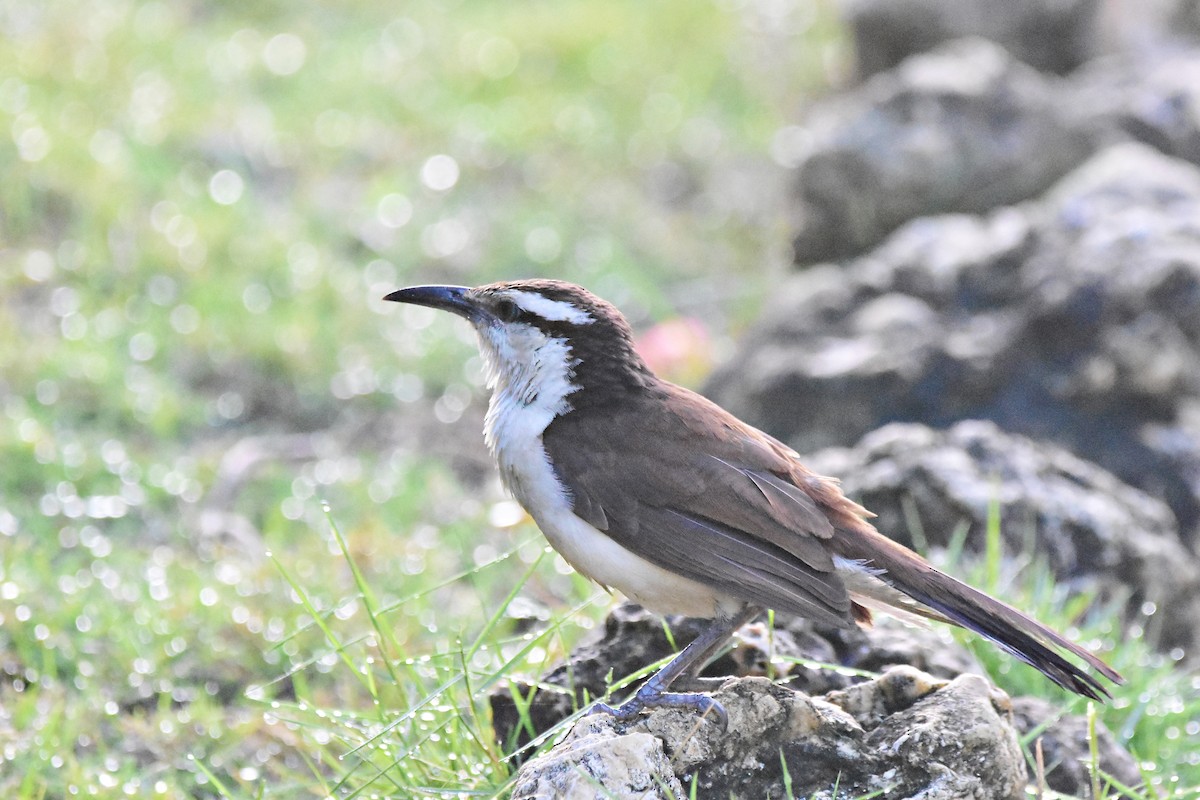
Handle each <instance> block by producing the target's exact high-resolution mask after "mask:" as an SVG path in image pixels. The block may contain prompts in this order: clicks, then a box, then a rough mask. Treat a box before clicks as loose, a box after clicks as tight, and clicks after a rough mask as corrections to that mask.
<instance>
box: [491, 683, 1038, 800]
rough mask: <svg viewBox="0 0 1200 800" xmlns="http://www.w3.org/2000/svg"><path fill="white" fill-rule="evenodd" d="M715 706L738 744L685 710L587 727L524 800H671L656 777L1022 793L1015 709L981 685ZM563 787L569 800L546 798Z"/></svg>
mask: <svg viewBox="0 0 1200 800" xmlns="http://www.w3.org/2000/svg"><path fill="white" fill-rule="evenodd" d="M716 697H717V699H718V700H719V701H720V702H721V703H722V704H723V705H724V707H725V709H726V710H727V711H728V713H729V720H730V725H729V730H728V731H727V732H721V731H719V730H718V729H717V728H716V726H713V725H709V724H705V723H698V722H697V718H696V716H695V714H693V713H690V712H687V711H679V710H674V709H657V710H655V711H652V712H651V713H649V714H647V715H645V716H643V717H642V718H640V719H637V720H634V721H632V722H629V723H623V722H618V721H616V720H613V719H611V718H608V717H600V716H593V717H585V718H584V719H582V720H580V721H579V722H578V723H576V725H575V726H574V728H573V729H572V730H571V731H570V732H569V733H568V734H567V736H566V737H565V739H564V741H563V742H562V743H560V744H559V745H557V746H556V747H554V748H552V749H551V750H550V751H549V753H547V754H546V755H543V756H539V757H538V758H535V759H532V760H530V761H529V762H528V763H526V764H525V765H524V766H522V768H521V770H520V772H519V773H518V775H517V781H516V786H517V790H516V792H515V793H514V796H515V797H521V798H525V797H550V796H561V797H579V798H585V797H586V798H592V797H618V798H627V797H628V798H633V797H643V796H645V797H660V796H663V795H662V794H661V793H657V792H659V791H660V790H658V789H657V788H654V787H647V781H648V780H654V778H656V777H657V778H658V780H659V782H660V783H661V785H663V786H668V785H669V786H672V787H673V786H676V785H682V786H688V787H691V786H692V785H693V783H694V785H695V787H696V789H697V793H698V795H699V796H702V797H766V798H782V797H785V796H793V797H815V798H833V797H835V796H836V797H854V796H858V795H860V794H865V793H868V792H873V791H879V790H884V789H886V790H887V794H888V796H889V797H896V798H918V797H919V798H924V799H929V798H946V799H947V800H949V798H980V800H983V798H1016V797H1020V796H1021V795H1022V791H1023V787H1024V785H1025V761H1024V758H1023V756H1022V754H1021V749H1020V746H1019V744H1018V743H1017V738H1016V731H1015V730H1014V728H1013V726H1012V722H1011V713H1010V705H1009V703H1008V698H1007V696H1005V695H1003V694H1002V693H1000V692H997V691H996V690H995V689H993V688H992V687H991V686H990V685H989V684H988V683H987V682H986V681H984V680H983V679H982V678H979V677H977V676H963V677H960V678H957V679H955V680H954V681H951V682H946V681H942V680H938V679H935V678H933V677H931V676H929V675H925V674H923V673H921V672H919V671H917V670H914V669H911V668H899V669H896V670H892V671H890V672H888V673H886V674H884V675H882V676H880V677H879V678H877V679H875V680H873V681H870V682H867V683H864V684H860V685H859V686H856V687H854V689H853V690H852V691H850V692H837V693H833V694H830V695H828V696H826V697H824V698H819V697H811V696H809V695H807V694H804V693H801V692H794V691H791V690H789V689H785V688H783V687H780V686H776V685H774V684H772V683H770V682H769V681H767V680H765V679H762V678H745V679H741V680H736V681H729V682H727V683H726V684H725V685H724V686H723V687H722V688H721V690H720V691H719V692H717V694H716ZM648 740H649V741H648ZM654 742H659V743H661V749H658V748H656V747H655V746H654ZM663 753H665V755H666V759H663V758H662V754H663ZM664 763H666V764H669V766H670V768H671V769H673V770H674V774H666V773H664V771H663V770H664ZM600 776H616V779H615V780H614V781H613V784H612V785H609V784H608V783H601V781H600V780H598V779H597V778H599V777H600ZM629 776H633V777H632V778H630V777H629ZM671 778H675V779H677V780H678V782H679V783H678V784H673V783H671V782H670V780H671ZM589 779H591V780H589ZM597 784H600V785H597ZM789 784H790V786H789ZM630 786H634V787H636V788H634V789H630V788H628V787H630ZM526 787H532V788H530V789H526ZM551 788H552V789H553V790H555V791H559V792H561V793H560V794H553V793H551V794H545V793H544V792H546V791H547V790H548V789H551ZM538 791H541V792H543V793H542V794H539V793H537V792H538ZM789 791H790V792H791V794H790V795H788V794H787V792H789ZM606 792H607V793H606ZM638 792H643V793H645V792H649V793H648V794H639V793H638ZM678 796H681V797H682V796H686V795H684V794H682V793H680V794H679V795H678Z"/></svg>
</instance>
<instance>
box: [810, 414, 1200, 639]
mask: <svg viewBox="0 0 1200 800" xmlns="http://www.w3.org/2000/svg"><path fill="white" fill-rule="evenodd" d="M808 463H809V464H810V466H812V467H813V468H814V469H816V470H817V471H818V472H824V473H827V474H831V475H838V476H842V477H843V486H844V488H845V490H846V491H847V492H848V493H849V494H850V495H851V496H853V497H855V498H856V499H858V500H859V501H861V502H862V503H863V504H864V505H866V506H867V508H870V509H871V510H872V511H874V512H875V513H876V514H878V515H879V517H878V518H877V519H876V520H874V522H875V524H876V525H877V526H878V527H879V528H880V530H883V531H886V532H887V533H888V535H889V536H891V537H892V538H894V539H897V540H899V541H905V542H906V543H909V544H912V541H911V539H912V536H911V534H910V524H909V521H910V519H911V518H912V517H913V516H915V518H916V519H917V520H919V522H920V527H921V530H922V531H923V536H924V538H925V540H926V542H927V543H928V544H930V545H934V546H945V545H946V544H948V543H949V539H950V537H951V536H952V535H953V532H954V531H956V530H958V529H959V527H960V525H962V524H963V523H964V522H965V523H967V524H968V525H969V528H968V530H967V536H966V540H965V545H966V547H967V548H968V549H974V550H979V549H981V548H982V546H983V541H984V532H985V530H986V527H987V519H988V513H989V505H990V504H992V503H996V504H998V509H999V513H1000V519H1001V523H1002V524H1001V531H1002V534H1003V536H1004V539H1005V542H1006V545H1007V550H1008V552H1010V553H1011V552H1028V551H1030V550H1031V549H1032V550H1033V551H1034V552H1036V553H1037V554H1039V555H1041V556H1043V557H1045V558H1046V559H1047V561H1048V563H1049V566H1050V567H1051V568H1052V569H1053V571H1054V572H1055V574H1056V575H1058V576H1059V577H1060V579H1062V580H1064V581H1069V582H1075V583H1077V584H1079V585H1080V587H1081V588H1082V587H1085V586H1086V587H1090V588H1093V589H1096V590H1099V591H1101V594H1102V595H1103V594H1104V593H1106V592H1110V591H1112V590H1118V589H1124V590H1127V591H1128V592H1129V593H1130V602H1129V609H1130V616H1131V618H1133V619H1136V620H1138V621H1140V611H1139V609H1140V608H1141V607H1142V604H1143V603H1146V602H1149V603H1153V604H1156V605H1157V606H1159V607H1162V608H1163V613H1162V614H1161V615H1159V619H1158V620H1156V624H1157V630H1158V633H1157V637H1158V641H1157V644H1159V645H1160V646H1161V647H1163V648H1164V649H1168V648H1171V647H1176V646H1180V647H1184V648H1189V647H1194V646H1195V645H1196V642H1197V637H1198V636H1200V627H1198V626H1197V620H1200V563H1198V561H1197V559H1196V557H1195V556H1194V555H1192V554H1191V553H1190V552H1189V551H1188V550H1187V549H1186V548H1185V547H1184V546H1183V545H1182V544H1181V543H1180V541H1179V539H1178V536H1177V532H1176V526H1175V522H1174V519H1173V517H1172V515H1171V513H1170V510H1169V509H1168V508H1167V507H1166V506H1165V505H1164V504H1163V503H1162V502H1160V501H1158V500H1156V499H1154V498H1153V497H1150V496H1149V495H1147V494H1145V493H1144V492H1141V491H1139V490H1137V489H1134V488H1133V487H1131V486H1128V485H1126V484H1124V483H1121V482H1120V481H1119V480H1117V478H1115V477H1114V476H1113V475H1112V474H1110V473H1108V472H1105V471H1104V470H1103V469H1101V468H1099V467H1097V466H1096V465H1095V464H1092V463H1090V462H1087V461H1083V460H1082V459H1079V458H1077V457H1075V456H1073V455H1071V454H1070V453H1068V452H1067V451H1065V450H1063V449H1061V448H1059V447H1056V446H1054V445H1052V444H1048V443H1045V442H1034V441H1031V440H1029V439H1025V438H1023V437H1020V436H1014V435H1011V434H1006V433H1004V432H1003V431H1001V430H1000V429H999V428H998V427H996V425H994V424H993V423H990V422H982V421H965V422H960V423H958V424H956V425H954V426H952V427H951V428H949V429H948V430H944V431H938V430H934V429H932V428H928V427H926V426H924V425H919V424H900V423H895V424H892V425H887V426H885V427H883V428H880V429H879V430H877V431H874V432H872V433H871V434H869V435H868V436H866V437H865V438H864V439H863V440H862V441H861V442H860V443H859V444H858V446H856V447H854V448H852V449H832V450H825V451H821V452H818V453H815V454H813V455H812V456H811V457H810V458H809V459H808ZM906 503H909V504H911V505H910V506H909V507H908V508H906ZM912 512H915V514H914V513H912ZM1133 619H1131V621H1133Z"/></svg>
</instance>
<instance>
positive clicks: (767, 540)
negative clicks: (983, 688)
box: [543, 384, 852, 626]
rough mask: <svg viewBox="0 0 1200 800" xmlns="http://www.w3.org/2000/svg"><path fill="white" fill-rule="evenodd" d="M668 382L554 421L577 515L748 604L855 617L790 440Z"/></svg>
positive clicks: (833, 620) (839, 618)
mask: <svg viewBox="0 0 1200 800" xmlns="http://www.w3.org/2000/svg"><path fill="white" fill-rule="evenodd" d="M658 391H659V392H660V393H665V394H663V395H662V396H651V397H649V398H646V399H645V400H642V401H640V402H639V401H638V400H637V399H636V398H627V400H626V402H623V403H622V404H621V406H620V408H612V407H604V406H600V407H589V408H587V409H583V410H577V411H573V412H571V413H570V414H568V415H567V416H565V417H563V418H560V419H559V420H556V421H555V422H553V423H551V425H550V426H549V427H548V428H547V429H546V431H545V433H544V434H543V442H544V444H545V447H546V450H547V453H548V454H549V456H550V460H551V463H552V464H554V465H555V468H556V471H557V472H558V475H559V478H560V479H561V480H562V481H563V483H564V485H565V487H566V488H567V489H568V491H569V492H570V493H571V496H572V499H573V502H574V511H575V513H576V514H577V515H578V516H580V517H582V518H583V519H585V520H586V521H587V522H589V523H590V524H591V525H593V526H594V527H596V528H597V529H598V530H601V531H603V532H604V533H606V534H607V535H608V536H610V537H612V538H613V539H614V540H615V541H616V542H618V543H619V544H620V545H621V546H622V547H625V548H626V549H628V550H630V551H632V552H634V553H636V554H637V555H639V556H641V557H642V558H644V559H646V560H647V561H650V562H651V563H654V564H657V565H658V566H660V567H663V568H664V569H668V570H670V571H672V572H675V573H678V574H681V575H684V576H686V577H688V578H691V579H693V580H697V581H700V582H703V583H705V584H707V585H710V586H715V587H718V588H720V589H721V590H722V591H724V592H726V593H728V594H731V595H733V596H735V597H740V598H742V599H744V600H745V601H746V602H748V603H753V604H756V605H762V606H766V607H768V608H774V609H777V610H780V611H790V612H793V613H796V614H801V615H804V616H806V617H809V618H812V619H814V620H817V621H820V622H824V623H826V624H834V625H843V626H849V625H851V624H852V621H851V620H852V616H851V602H850V597H849V595H848V593H847V591H846V587H845V586H844V585H843V584H842V581H841V579H840V578H838V576H837V575H836V573H835V572H834V566H833V558H832V556H831V554H830V552H829V549H828V543H829V541H830V539H831V537H832V536H833V533H834V530H833V526H832V524H831V523H830V521H829V518H828V517H827V516H826V514H825V513H824V511H823V510H822V508H821V507H820V506H819V505H818V504H817V502H816V501H814V500H813V498H812V497H811V496H810V495H809V494H808V493H806V492H805V491H803V490H801V489H800V488H798V487H797V486H795V485H794V484H793V482H792V476H791V475H790V474H789V473H790V472H791V471H792V469H793V465H794V464H795V462H794V461H793V460H792V459H790V458H788V457H787V455H786V451H785V450H784V448H782V446H781V445H779V444H778V443H776V442H774V440H771V439H769V438H767V437H765V436H763V435H762V434H759V433H758V432H757V431H754V430H753V429H751V428H749V427H747V426H745V425H743V424H742V423H740V422H738V420H736V419H735V418H734V417H732V416H730V415H729V414H727V413H726V412H724V411H722V410H721V409H719V408H718V407H717V406H715V405H712V404H711V403H709V402H708V401H707V400H704V399H703V398H701V397H699V396H698V395H693V394H692V393H690V392H687V391H686V390H683V389H679V388H678V387H674V386H670V385H669V384H664V385H663V387H662V388H661V389H660V390H658ZM630 400H633V402H630ZM664 400H667V401H668V403H667V404H666V406H664V405H663V401H664ZM643 403H645V404H646V405H643ZM651 407H652V408H653V413H651V412H650V411H649V408H651ZM664 407H666V408H675V409H676V410H677V413H674V414H664V413H662V411H663V409H664ZM614 434H616V435H619V437H620V439H619V440H618V441H614V440H613V435H614ZM701 443H702V444H701ZM602 445H604V446H602Z"/></svg>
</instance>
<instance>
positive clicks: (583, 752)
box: [512, 717, 687, 800]
mask: <svg viewBox="0 0 1200 800" xmlns="http://www.w3.org/2000/svg"><path fill="white" fill-rule="evenodd" d="M686 796H687V793H686V792H684V790H683V785H682V784H680V782H679V779H678V778H676V777H675V773H674V772H673V771H672V769H671V762H670V760H669V759H668V758H667V755H666V753H664V752H663V743H662V741H661V740H659V739H657V738H656V737H654V736H651V735H650V734H649V733H626V734H623V735H614V734H613V730H612V726H611V725H604V724H603V722H602V721H601V720H600V719H599V718H597V717H591V718H588V719H585V720H584V721H582V722H581V723H579V724H578V725H576V726H575V728H574V729H573V730H572V731H571V733H570V734H569V735H568V736H567V738H566V739H565V740H564V741H563V742H562V743H561V744H559V745H558V746H557V747H555V748H554V749H553V750H551V751H550V752H549V753H546V754H545V755H542V756H539V757H538V758H536V759H533V760H532V761H530V762H529V763H527V764H526V765H525V766H524V767H523V768H522V769H521V771H520V772H519V773H518V774H517V780H516V782H515V783H514V785H513V792H512V798H513V800H623V799H624V798H630V800H633V799H634V798H636V800H660V799H661V800H675V798H680V797H686Z"/></svg>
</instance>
